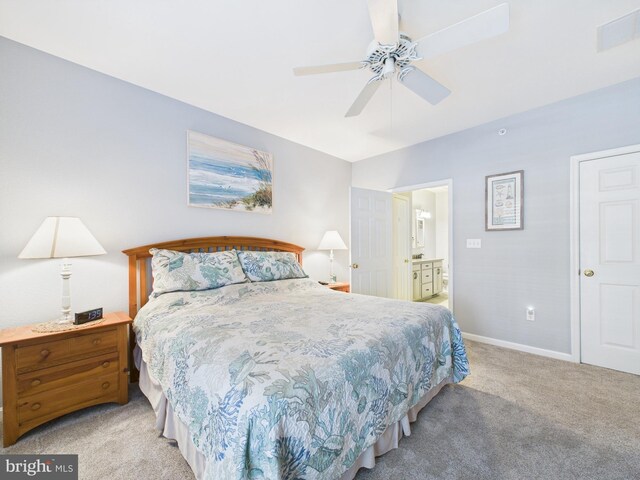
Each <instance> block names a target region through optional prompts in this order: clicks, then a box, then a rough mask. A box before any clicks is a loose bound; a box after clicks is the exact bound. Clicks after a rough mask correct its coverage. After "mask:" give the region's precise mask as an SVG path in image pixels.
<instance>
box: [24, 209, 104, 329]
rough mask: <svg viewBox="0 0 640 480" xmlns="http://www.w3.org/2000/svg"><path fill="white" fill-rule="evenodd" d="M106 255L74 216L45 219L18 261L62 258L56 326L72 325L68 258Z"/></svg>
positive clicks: (69, 263) (69, 264)
mask: <svg viewBox="0 0 640 480" xmlns="http://www.w3.org/2000/svg"><path fill="white" fill-rule="evenodd" d="M105 253H107V252H106V251H105V250H104V248H102V245H100V243H99V242H98V241H97V240H96V239H95V237H94V236H93V235H91V232H89V230H88V229H87V227H85V226H84V224H83V223H82V222H81V221H80V219H79V218H76V217H47V218H45V220H44V222H42V225H40V228H38V230H36V233H34V234H33V236H32V237H31V240H29V243H27V246H26V247H24V249H23V250H22V252H21V253H20V255H18V258H24V259H27V258H62V259H63V260H62V270H61V272H60V275H61V276H62V316H61V317H60V318H59V319H58V323H72V322H73V320H72V318H71V293H70V290H69V278H70V277H71V262H70V261H69V258H71V257H88V256H93V255H104V254H105Z"/></svg>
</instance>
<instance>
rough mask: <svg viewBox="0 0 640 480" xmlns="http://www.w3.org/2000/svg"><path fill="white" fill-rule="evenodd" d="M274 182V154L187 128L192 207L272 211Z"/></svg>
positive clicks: (190, 202) (189, 203)
mask: <svg viewBox="0 0 640 480" xmlns="http://www.w3.org/2000/svg"><path fill="white" fill-rule="evenodd" d="M272 181H273V156H272V155H271V154H270V153H267V152H262V151H260V150H257V149H255V148H251V147H245V146H242V145H238V144H235V143H231V142H227V141H225V140H220V139H219V138H214V137H210V136H209V135H205V134H203V133H198V132H192V131H187V183H188V185H187V196H188V205H189V206H190V207H205V208H221V209H224V210H238V211H243V212H257V213H267V214H270V213H271V209H272V208H273V201H272V187H273V185H272Z"/></svg>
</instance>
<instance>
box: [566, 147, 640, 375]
mask: <svg viewBox="0 0 640 480" xmlns="http://www.w3.org/2000/svg"><path fill="white" fill-rule="evenodd" d="M636 152H640V144H638V145H628V146H626V147H620V148H613V149H611V150H603V151H600V152H591V153H583V154H580V155H573V156H572V157H571V158H570V169H571V170H570V175H569V182H570V187H569V228H570V231H569V242H570V245H569V262H570V267H569V272H570V292H571V297H570V298H571V306H570V309H571V310H570V311H571V360H572V361H573V362H576V363H580V281H579V280H580V272H579V270H580V162H587V161H589V160H596V159H599V158H607V157H615V156H618V155H625V154H627V153H636Z"/></svg>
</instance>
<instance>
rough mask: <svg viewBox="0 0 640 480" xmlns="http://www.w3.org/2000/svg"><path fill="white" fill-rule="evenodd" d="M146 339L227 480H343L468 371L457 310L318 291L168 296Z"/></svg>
mask: <svg viewBox="0 0 640 480" xmlns="http://www.w3.org/2000/svg"><path fill="white" fill-rule="evenodd" d="M134 328H135V331H136V336H137V341H138V345H139V346H140V348H141V349H142V353H143V358H144V360H145V362H146V363H147V366H148V369H149V373H150V374H151V375H152V376H153V377H154V379H155V380H157V381H158V382H159V383H160V384H161V386H162V388H163V390H164V393H165V395H166V397H167V399H168V401H169V402H170V403H171V406H172V407H173V409H174V411H175V413H176V415H177V416H178V417H179V418H180V419H181V420H182V422H183V423H184V424H185V425H187V426H188V428H189V431H190V433H191V436H192V439H193V443H194V444H195V446H196V448H197V449H198V450H199V451H200V452H202V453H203V455H204V456H205V458H206V460H207V466H206V473H205V477H206V478H208V479H215V480H226V479H245V478H249V479H252V480H253V479H269V480H277V479H282V480H292V479H331V480H334V479H337V478H339V477H340V475H341V474H342V473H343V472H345V471H346V470H348V469H349V467H351V465H352V464H353V462H354V461H355V459H356V458H357V457H358V456H359V455H360V454H361V453H362V452H363V451H364V450H365V449H366V448H368V447H369V446H370V445H372V444H373V443H375V442H376V440H377V439H378V437H379V436H380V435H381V434H382V433H383V432H384V431H385V429H386V428H387V427H388V426H389V425H391V424H392V423H394V422H397V421H398V420H400V419H401V418H402V417H403V416H404V415H405V414H406V412H407V410H408V409H409V408H411V407H412V406H413V405H415V404H416V403H417V402H418V400H419V399H420V398H421V397H422V396H423V395H425V394H426V393H427V392H428V391H429V390H430V389H431V388H432V387H434V386H435V385H437V384H439V383H440V382H442V381H444V380H446V379H449V380H450V381H453V382H459V381H461V380H462V379H463V378H464V377H465V376H466V375H468V373H469V363H468V360H467V356H466V352H465V347H464V344H463V342H462V337H461V335H460V330H459V328H458V326H457V324H456V322H455V320H454V319H453V316H452V315H451V312H450V311H449V310H447V309H446V308H444V307H439V306H436V305H429V304H424V303H412V302H404V301H398V300H390V299H383V298H377V297H369V296H364V295H354V294H345V293H342V292H335V291H332V290H330V289H328V288H327V287H323V286H320V285H318V284H317V283H316V282H314V281H312V280H309V279H295V280H280V281H274V282H262V283H245V284H238V285H229V286H226V287H223V288H220V289H217V290H206V291H198V292H173V293H166V294H164V295H161V296H159V297H158V298H155V299H152V300H151V301H150V302H149V303H148V304H147V305H145V307H144V308H142V309H141V311H140V313H139V314H138V316H137V317H136V319H135V322H134Z"/></svg>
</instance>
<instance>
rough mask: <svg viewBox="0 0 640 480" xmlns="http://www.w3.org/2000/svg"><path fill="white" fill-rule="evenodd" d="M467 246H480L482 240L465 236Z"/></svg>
mask: <svg viewBox="0 0 640 480" xmlns="http://www.w3.org/2000/svg"><path fill="white" fill-rule="evenodd" d="M467 248H482V240H481V239H480V238H467Z"/></svg>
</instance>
